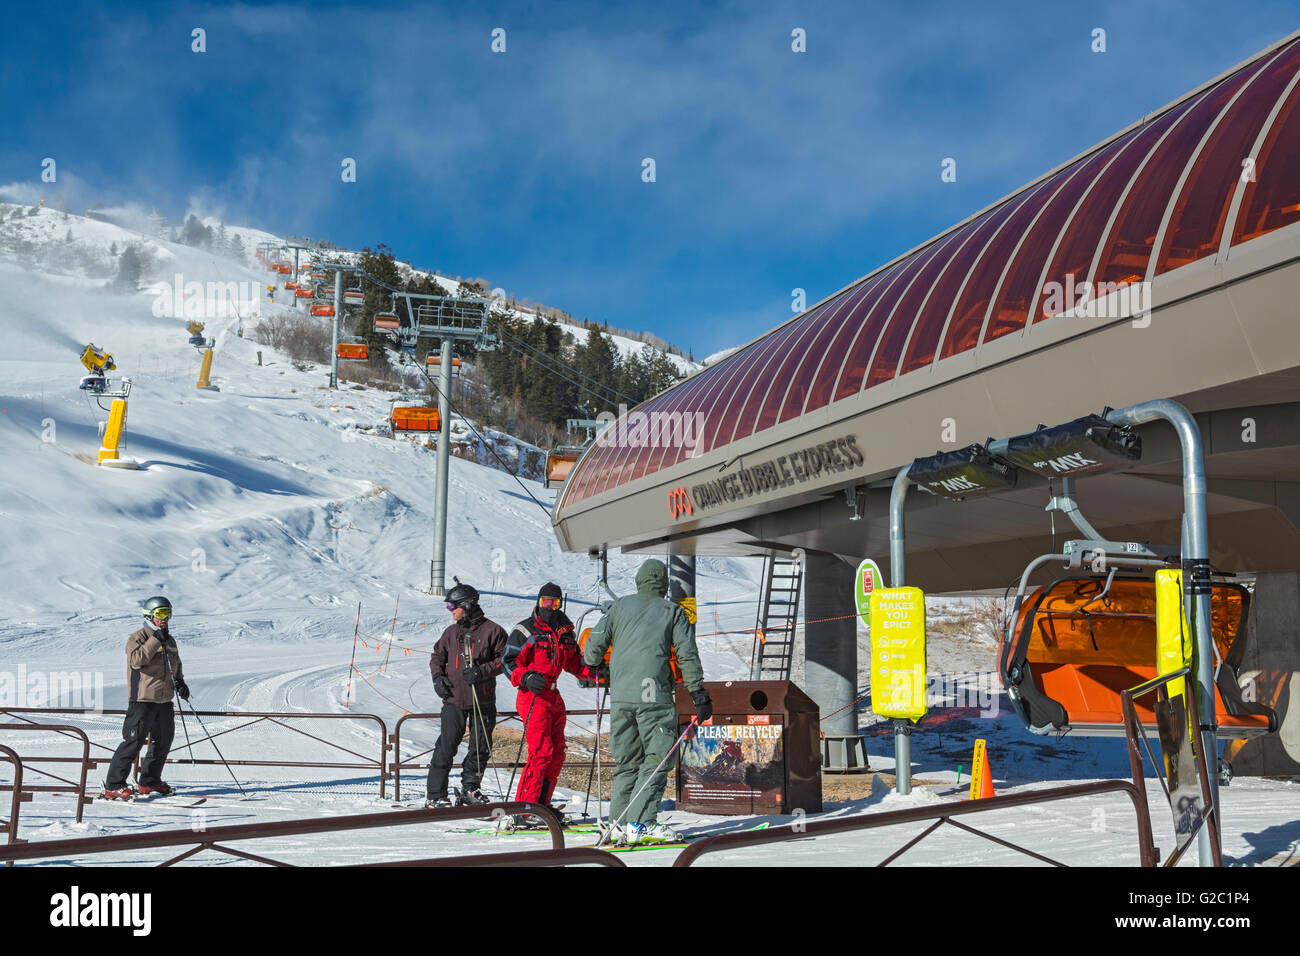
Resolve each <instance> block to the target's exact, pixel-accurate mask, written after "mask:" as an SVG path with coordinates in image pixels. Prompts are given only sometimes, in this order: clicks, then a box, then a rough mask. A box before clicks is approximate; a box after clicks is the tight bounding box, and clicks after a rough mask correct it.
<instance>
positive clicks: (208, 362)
mask: <svg viewBox="0 0 1300 956" xmlns="http://www.w3.org/2000/svg"><path fill="white" fill-rule="evenodd" d="M211 374H212V349H204V350H203V367H202V368H201V369H199V380H198V381H197V382H195V383H194V387H195V388H211V387H212V383H211V382H209V381H208V376H209V375H211Z"/></svg>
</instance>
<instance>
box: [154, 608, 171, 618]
mask: <svg viewBox="0 0 1300 956" xmlns="http://www.w3.org/2000/svg"><path fill="white" fill-rule="evenodd" d="M149 614H150V616H151V617H156V618H160V619H161V620H164V621H165V620H167V619H168V618H169V617H171V616H172V609H171V608H169V607H156V608H154V609H153V610H152V611H150V612H149Z"/></svg>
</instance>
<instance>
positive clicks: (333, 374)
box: [330, 269, 343, 388]
mask: <svg viewBox="0 0 1300 956" xmlns="http://www.w3.org/2000/svg"><path fill="white" fill-rule="evenodd" d="M342 313H343V270H342V269H335V270H334V338H333V341H331V342H330V388H338V387H339V319H340V318H341V316H342Z"/></svg>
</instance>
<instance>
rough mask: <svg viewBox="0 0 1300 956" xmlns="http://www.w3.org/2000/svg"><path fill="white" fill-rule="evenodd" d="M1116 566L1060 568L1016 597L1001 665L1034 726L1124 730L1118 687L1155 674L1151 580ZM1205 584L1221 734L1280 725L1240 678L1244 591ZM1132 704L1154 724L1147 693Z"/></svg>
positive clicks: (1017, 704) (1046, 730) (1103, 732)
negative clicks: (1099, 571) (1102, 571)
mask: <svg viewBox="0 0 1300 956" xmlns="http://www.w3.org/2000/svg"><path fill="white" fill-rule="evenodd" d="M1117 570H1118V569H1112V570H1111V571H1110V572H1109V573H1107V574H1106V575H1104V576H1101V575H1096V574H1086V573H1083V574H1066V575H1064V576H1062V577H1058V578H1056V579H1055V580H1053V581H1051V582H1050V583H1048V584H1044V585H1042V586H1040V587H1038V588H1035V589H1034V590H1033V591H1032V592H1031V593H1029V594H1028V595H1027V596H1025V595H1024V594H1023V592H1022V594H1021V595H1020V596H1018V598H1017V606H1018V608H1019V610H1018V611H1017V612H1016V613H1015V614H1013V616H1012V620H1011V621H1009V623H1008V626H1007V630H1006V632H1005V634H1004V635H1003V640H1002V644H1001V647H1000V648H999V653H998V671H999V673H1000V675H1001V677H1002V682H1003V684H1004V686H1005V687H1006V688H1007V692H1008V695H1009V696H1010V698H1011V704H1012V707H1013V708H1014V709H1015V711H1016V713H1017V715H1018V716H1019V717H1020V719H1021V720H1022V721H1023V722H1024V724H1025V726H1026V727H1027V728H1028V729H1029V730H1031V731H1033V732H1034V733H1038V734H1051V733H1065V732H1066V731H1069V732H1071V733H1074V734H1079V735H1083V736H1098V737H1100V736H1123V735H1124V717H1123V714H1122V712H1121V706H1120V692H1121V691H1125V690H1128V689H1130V688H1133V687H1137V686H1138V685H1139V684H1142V683H1145V682H1146V681H1148V680H1151V679H1152V678H1154V677H1156V676H1157V641H1156V600H1157V598H1156V582H1155V581H1154V580H1153V579H1151V578H1150V577H1146V576H1141V577H1118V576H1117V573H1116V572H1117ZM1211 587H1212V591H1211V595H1210V608H1211V610H1210V617H1211V632H1212V634H1213V637H1214V644H1215V649H1216V652H1217V658H1218V660H1217V661H1216V663H1217V665H1218V666H1217V668H1216V671H1215V686H1214V705H1215V723H1216V724H1217V725H1218V731H1217V733H1218V736H1219V737H1220V738H1233V739H1236V738H1247V737H1255V736H1258V735H1260V734H1266V733H1270V732H1272V731H1274V730H1276V729H1277V714H1276V713H1275V712H1274V711H1273V710H1272V709H1271V708H1269V707H1266V706H1265V705H1263V704H1260V703H1257V702H1254V701H1248V700H1245V699H1244V698H1243V695H1242V690H1241V687H1240V685H1239V684H1238V677H1237V675H1238V671H1239V669H1240V668H1241V664H1242V661H1243V659H1244V657H1245V653H1246V647H1247V633H1248V632H1247V630H1246V627H1245V622H1246V614H1247V611H1248V609H1249V607H1250V593H1249V592H1248V591H1247V590H1246V588H1245V587H1243V586H1242V585H1240V584H1235V583H1230V582H1227V581H1224V580H1217V581H1214V582H1213V583H1212V585H1211ZM1134 704H1135V707H1136V709H1137V716H1138V718H1139V719H1140V720H1141V721H1142V722H1143V723H1144V724H1151V723H1154V722H1155V714H1154V712H1153V711H1152V709H1151V700H1150V698H1146V699H1139V700H1135V701H1134Z"/></svg>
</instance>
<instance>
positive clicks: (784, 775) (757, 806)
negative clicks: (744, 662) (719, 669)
mask: <svg viewBox="0 0 1300 956" xmlns="http://www.w3.org/2000/svg"><path fill="white" fill-rule="evenodd" d="M704 686H705V688H706V689H707V690H708V692H709V696H710V697H712V698H713V716H712V718H710V719H709V721H708V723H706V724H704V725H703V726H700V727H697V728H696V731H695V738H694V739H693V740H687V741H683V742H682V745H681V747H679V748H678V750H677V807H678V808H679V809H681V810H690V811H693V812H695V813H708V814H723V815H726V814H755V813H760V814H761V813H793V812H794V811H795V810H796V809H798V810H803V811H804V812H805V813H819V812H821V808H822V777H821V748H820V746H819V733H818V732H819V724H820V714H819V712H818V709H817V705H816V704H815V703H814V702H813V700H812V698H810V697H809V696H808V695H807V694H805V693H804V692H803V691H802V690H800V689H799V687H798V686H796V685H795V684H794V683H793V682H792V681H788V680H743V681H741V680H738V681H712V682H708V683H706V684H705V685H704ZM694 716H695V705H694V704H692V703H691V695H690V694H689V693H687V691H686V688H685V687H684V686H682V685H681V684H679V685H677V719H678V728H677V729H678V733H681V732H682V731H683V730H685V729H686V725H687V724H689V723H690V722H691V718H692V717H694Z"/></svg>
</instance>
